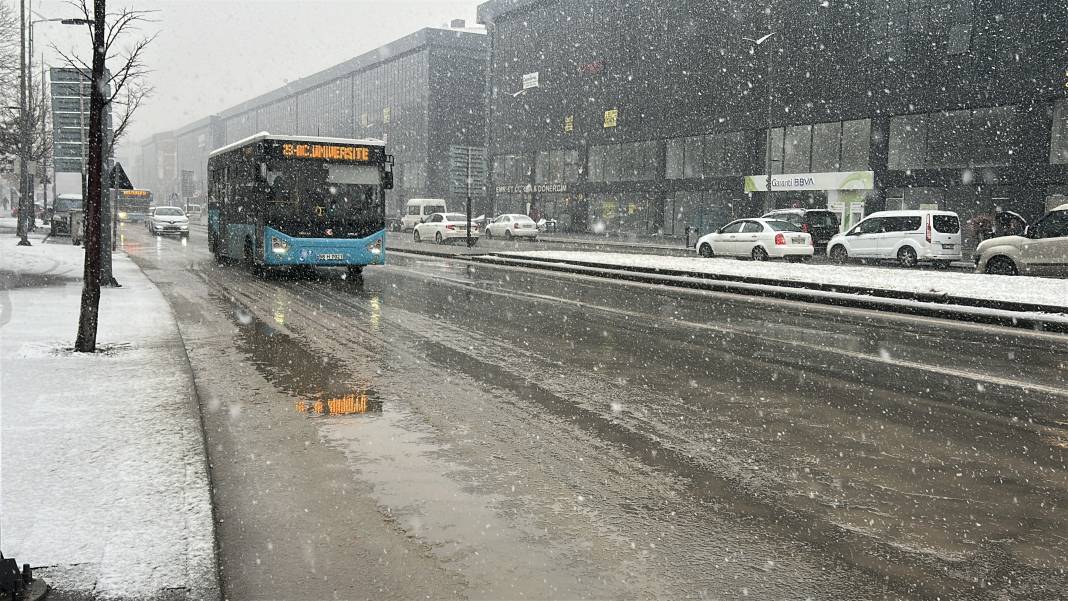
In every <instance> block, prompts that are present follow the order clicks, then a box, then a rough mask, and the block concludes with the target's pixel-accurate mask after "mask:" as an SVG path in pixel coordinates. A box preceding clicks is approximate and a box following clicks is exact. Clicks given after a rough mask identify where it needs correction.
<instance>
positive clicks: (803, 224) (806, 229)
mask: <svg viewBox="0 0 1068 601" xmlns="http://www.w3.org/2000/svg"><path fill="white" fill-rule="evenodd" d="M801 231H802V232H805V233H808V224H807V223H802V224H801Z"/></svg>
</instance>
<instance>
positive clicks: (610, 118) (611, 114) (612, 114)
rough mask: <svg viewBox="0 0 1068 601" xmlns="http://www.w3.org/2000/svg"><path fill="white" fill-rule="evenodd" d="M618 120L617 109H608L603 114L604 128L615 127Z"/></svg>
mask: <svg viewBox="0 0 1068 601" xmlns="http://www.w3.org/2000/svg"><path fill="white" fill-rule="evenodd" d="M618 120H619V109H609V110H607V111H605V112H604V126H605V127H615V126H616V122H617V121H618Z"/></svg>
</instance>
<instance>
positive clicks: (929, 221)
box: [927, 215, 934, 242]
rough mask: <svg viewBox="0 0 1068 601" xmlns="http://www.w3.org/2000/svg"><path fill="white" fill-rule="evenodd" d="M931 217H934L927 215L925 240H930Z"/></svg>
mask: <svg viewBox="0 0 1068 601" xmlns="http://www.w3.org/2000/svg"><path fill="white" fill-rule="evenodd" d="M932 219H934V217H932V216H930V215H928V216H927V241H928V242H930V241H931V220H932Z"/></svg>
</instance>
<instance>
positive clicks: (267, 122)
mask: <svg viewBox="0 0 1068 601" xmlns="http://www.w3.org/2000/svg"><path fill="white" fill-rule="evenodd" d="M486 56H487V55H486V36H485V33H484V32H483V31H482V29H481V28H467V27H465V24H464V22H463V21H454V22H453V23H452V26H451V27H450V28H426V29H422V30H419V31H417V32H415V33H413V34H411V35H408V36H405V37H403V38H401V39H399V40H396V41H394V42H391V43H389V44H386V45H385V46H382V47H380V48H378V49H376V50H373V51H371V52H367V53H365V54H362V55H360V56H357V57H355V58H353V59H351V60H349V61H346V62H344V63H341V64H339V65H336V66H334V67H331V68H329V69H326V70H324V71H321V72H319V73H315V74H313V75H310V76H308V77H305V78H303V79H299V80H297V81H295V82H293V83H290V84H288V85H286V86H285V87H282V88H279V89H277V90H274V91H272V92H268V93H267V94H263V95H261V96H259V97H256V98H253V99H251V100H249V101H247V102H244V103H241V104H239V105H237V106H234V107H231V108H229V109H226V110H224V111H222V112H220V113H219V114H218V115H213V116H206V117H205V118H204V119H201V120H200V121H197V122H195V123H193V124H190V125H186V126H184V127H182V128H180V129H178V130H176V131H175V132H174V136H175V137H176V139H177V157H176V169H175V170H174V172H173V173H172V175H173V177H175V178H180V177H181V174H182V172H192V176H191V179H190V176H189V175H187V176H186V178H187V182H190V181H191V186H192V188H193V189H194V190H195V191H196V194H203V193H204V190H205V188H206V186H205V185H204V182H205V181H207V178H206V173H205V169H206V168H207V154H208V153H210V152H211V151H212V150H213V149H215V148H218V147H221V146H224V145H226V144H229V143H231V142H234V141H237V140H240V139H242V138H245V137H248V136H251V135H253V134H255V133H257V132H260V131H269V132H271V133H272V134H300V135H312V136H331V137H345V138H378V139H382V140H385V141H386V143H387V147H386V148H387V152H389V153H390V154H392V155H393V156H394V157H395V160H396V166H395V169H394V171H395V181H396V187H395V188H394V190H392V191H391V192H389V193H388V194H387V199H386V200H387V209H386V210H387V214H391V215H398V214H399V213H400V212H401V210H402V207H403V203H404V201H406V200H407V199H408V198H412V197H420V196H429V197H441V198H450V199H451V201H452V202H453V203H457V202H459V201H460V200H461V198H462V197H463V196H464V195H466V188H464V189H461V187H462V186H459V184H463V183H465V182H462V181H459V180H458V178H460V179H463V180H466V175H467V174H466V168H467V167H468V161H466V159H468V158H471V159H472V160H471V161H470V167H471V168H472V171H473V174H472V175H473V177H472V179H473V180H475V184H476V185H475V189H474V190H472V196H474V197H475V199H476V203H481V206H483V207H484V206H485V201H484V199H485V193H484V191H482V190H481V189H479V187H478V184H479V183H481V182H484V179H485V176H484V172H485V167H484V164H485V163H484V160H483V159H482V158H481V157H482V156H483V154H484V153H483V146H484V144H483V141H484V138H485V127H486V126H485V113H484V110H485V96H484V90H485V66H486ZM149 142H150V141H149ZM143 147H144V148H145V149H146V150H149V148H148V146H143ZM155 150H157V151H158V150H161V147H160V146H158V145H157V146H155ZM144 164H145V166H146V167H147V168H148V169H149V170H151V167H150V166H149V161H148V159H147V157H146V158H145V162H144ZM461 169H462V170H463V173H462V174H461V173H460V170H461ZM173 187H175V189H178V188H180V187H181V186H180V182H176V183H174V184H173ZM187 187H188V186H187ZM158 197H159V196H157V198H158ZM457 208H458V207H457Z"/></svg>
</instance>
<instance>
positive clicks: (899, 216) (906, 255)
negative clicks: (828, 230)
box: [827, 210, 962, 267]
mask: <svg viewBox="0 0 1068 601" xmlns="http://www.w3.org/2000/svg"><path fill="white" fill-rule="evenodd" d="M827 254H828V256H830V257H831V260H833V261H834V262H836V263H844V262H846V261H848V260H850V259H873V260H896V261H897V262H898V263H900V264H901V265H902V266H904V267H915V266H916V265H917V264H918V263H920V262H931V263H933V264H934V265H936V266H938V267H948V266H949V264H950V263H952V262H953V261H960V260H961V258H962V255H961V232H960V218H959V217H957V214H956V213H953V212H950V211H931V210H917V211H880V212H878V213H872V214H871V215H868V216H867V217H865V218H864V219H863V220H862V221H861V222H860V223H858V224H856V225H855V226H853V227H852V228H851V229H850V230H849V231H848V232H845V233H842V234H838V235H836V236H834V237H833V238H831V240H830V242H828V243H827Z"/></svg>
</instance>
